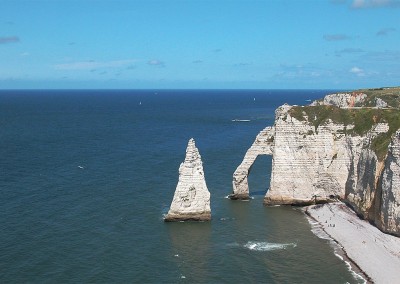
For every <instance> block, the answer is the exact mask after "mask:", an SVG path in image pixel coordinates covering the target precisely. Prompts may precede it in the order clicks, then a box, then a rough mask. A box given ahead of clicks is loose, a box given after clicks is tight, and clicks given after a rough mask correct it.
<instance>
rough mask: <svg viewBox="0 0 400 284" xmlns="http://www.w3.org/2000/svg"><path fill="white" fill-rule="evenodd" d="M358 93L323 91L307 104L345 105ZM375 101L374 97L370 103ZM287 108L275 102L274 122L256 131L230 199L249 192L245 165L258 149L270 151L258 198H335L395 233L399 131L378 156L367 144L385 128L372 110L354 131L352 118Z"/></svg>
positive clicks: (269, 201) (398, 226) (399, 230)
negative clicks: (364, 125)
mask: <svg viewBox="0 0 400 284" xmlns="http://www.w3.org/2000/svg"><path fill="white" fill-rule="evenodd" d="M364 99H366V95H364V94H355V95H353V97H352V96H349V94H336V95H329V96H328V98H325V99H324V100H322V101H319V102H317V103H316V102H314V103H313V104H312V105H313V106H308V108H312V107H316V106H318V105H319V106H321V105H322V106H327V105H329V107H331V108H332V110H333V106H332V105H334V106H335V107H338V108H343V109H347V108H352V107H353V106H354V105H355V104H359V103H362V101H363V100H364ZM381 105H382V102H381V101H379V106H378V105H377V106H376V107H378V108H379V107H381ZM293 108H294V107H293V106H289V105H283V106H281V107H279V108H278V109H277V110H276V112H275V115H276V116H275V124H274V125H273V126H270V127H267V128H265V129H264V130H262V131H261V132H260V133H259V134H258V135H257V137H256V139H255V141H254V143H253V145H252V146H251V147H250V148H249V150H248V151H247V153H246V155H245V157H244V159H243V161H242V163H241V164H240V165H239V166H238V168H237V169H236V171H235V172H234V174H233V193H232V194H231V195H230V197H231V199H247V198H249V188H248V182H247V177H248V174H249V172H250V170H251V166H252V165H253V163H254V161H255V159H256V158H257V156H258V155H272V172H271V180H270V188H269V190H268V191H267V193H266V195H265V197H264V204H266V205H275V204H291V205H308V204H312V203H315V202H316V203H319V202H329V201H331V200H333V199H336V198H339V199H342V200H344V201H345V202H346V203H348V204H349V205H350V206H351V207H352V208H353V209H354V210H355V211H356V213H357V214H359V215H360V216H362V217H363V218H366V219H368V220H369V221H371V222H372V223H374V224H375V225H376V226H377V227H378V228H380V229H381V230H383V231H384V232H388V233H391V234H394V235H399V236H400V132H399V131H398V132H396V133H395V135H393V136H392V138H391V140H392V142H391V144H390V146H389V149H388V151H387V154H386V156H384V157H383V158H381V159H378V157H377V154H376V153H375V151H374V147H373V145H375V144H376V143H378V142H377V141H379V139H377V138H379V137H380V135H381V134H385V133H387V132H388V131H389V124H388V123H387V122H386V121H384V120H379V121H378V118H377V117H375V116H372V119H371V125H372V126H371V128H370V129H369V130H366V131H365V132H364V133H362V134H360V133H359V132H357V131H352V129H354V128H355V127H356V126H355V125H354V124H351V123H346V124H344V123H339V122H338V121H336V122H335V121H333V120H332V119H330V118H329V117H327V118H326V119H325V120H320V121H319V119H320V118H319V117H317V114H316V115H312V116H311V115H310V113H312V111H310V112H308V113H307V112H306V111H305V110H306V109H304V111H303V112H301V110H302V109H301V108H302V107H298V106H296V111H297V115H295V112H294V111H292V109H293ZM370 109H372V108H370ZM374 109H375V108H374ZM299 110H300V116H299ZM308 110H310V109H308ZM311 110H312V109H311ZM362 115H363V114H362ZM362 115H361V117H362ZM310 116H311V117H310ZM365 119H368V118H365ZM372 120H373V121H372ZM318 121H319V122H320V123H317V122H318ZM375 121H376V123H375ZM357 127H358V126H357ZM378 136H379V137H378ZM389 139H390V137H389ZM375 147H376V145H375ZM386 147H387V146H386Z"/></svg>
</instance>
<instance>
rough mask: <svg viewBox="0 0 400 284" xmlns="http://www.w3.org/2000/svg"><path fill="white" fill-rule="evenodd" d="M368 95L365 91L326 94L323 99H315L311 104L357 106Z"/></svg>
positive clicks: (342, 106) (343, 106)
mask: <svg viewBox="0 0 400 284" xmlns="http://www.w3.org/2000/svg"><path fill="white" fill-rule="evenodd" d="M366 97H367V95H366V94H364V93H354V92H353V93H340V94H330V95H326V96H325V97H324V98H323V99H322V100H317V101H314V102H313V103H312V104H311V105H313V106H315V105H334V106H337V107H340V108H348V107H355V106H358V105H360V104H362V103H363V102H364V101H365V99H366Z"/></svg>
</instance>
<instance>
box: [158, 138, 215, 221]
mask: <svg viewBox="0 0 400 284" xmlns="http://www.w3.org/2000/svg"><path fill="white" fill-rule="evenodd" d="M164 220H165V221H166V222H171V221H209V220H211V209H210V192H209V191H208V188H207V185H206V180H205V177H204V171H203V162H202V161H201V156H200V153H199V150H198V149H197V147H196V144H195V141H194V139H193V138H191V139H190V140H189V142H188V146H187V148H186V157H185V160H184V161H183V163H181V165H180V167H179V180H178V185H177V186H176V190H175V194H174V198H173V200H172V203H171V207H170V209H169V211H168V214H167V215H166V217H165V219H164Z"/></svg>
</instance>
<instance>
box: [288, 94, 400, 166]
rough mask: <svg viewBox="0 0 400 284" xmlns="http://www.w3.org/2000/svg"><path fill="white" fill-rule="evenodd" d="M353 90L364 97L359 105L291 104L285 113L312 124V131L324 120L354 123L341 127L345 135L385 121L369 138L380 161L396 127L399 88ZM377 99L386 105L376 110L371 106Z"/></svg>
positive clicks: (399, 120) (399, 109)
mask: <svg viewBox="0 0 400 284" xmlns="http://www.w3.org/2000/svg"><path fill="white" fill-rule="evenodd" d="M355 92H356V93H361V92H362V93H364V94H366V95H367V98H366V100H365V102H364V103H363V105H360V106H359V107H362V108H354V109H341V108H338V107H335V106H329V105H319V106H295V107H293V108H292V109H291V110H290V111H289V113H290V115H291V116H292V117H294V118H296V119H297V120H300V121H304V120H306V118H307V117H308V121H309V122H310V123H311V124H313V125H314V127H315V131H317V128H318V126H319V125H321V124H324V123H325V122H326V121H327V120H328V119H331V120H332V121H333V122H335V123H338V124H343V125H344V126H346V125H354V128H353V129H350V130H347V129H346V127H345V128H344V130H343V131H344V133H346V134H347V135H364V134H365V133H366V132H367V131H368V130H370V129H371V128H372V126H373V125H374V124H376V123H379V122H386V123H388V124H389V131H388V132H386V133H381V134H379V135H378V136H377V137H376V138H375V139H374V140H373V141H372V145H371V148H372V150H374V151H375V153H376V155H377V157H378V159H379V160H382V159H383V158H384V157H385V156H386V153H387V149H388V145H389V143H390V140H391V136H392V135H393V134H394V133H395V132H396V130H398V129H399V128H400V88H398V87H397V88H381V89H365V90H357V91H355ZM377 98H381V99H382V100H384V101H385V102H386V103H388V105H389V107H390V108H387V109H377V108H371V107H373V106H375V101H376V99H377Z"/></svg>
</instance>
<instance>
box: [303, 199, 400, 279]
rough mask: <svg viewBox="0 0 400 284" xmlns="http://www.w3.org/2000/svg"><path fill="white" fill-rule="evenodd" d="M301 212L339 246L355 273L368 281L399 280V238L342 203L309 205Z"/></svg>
mask: <svg viewBox="0 0 400 284" xmlns="http://www.w3.org/2000/svg"><path fill="white" fill-rule="evenodd" d="M304 211H305V213H306V214H307V215H308V216H309V217H310V218H311V219H312V220H313V221H315V222H317V223H318V224H319V226H320V227H321V229H322V230H323V231H324V232H325V233H326V234H327V235H328V236H329V237H330V238H332V239H333V240H334V241H335V242H336V243H337V244H338V245H339V246H340V247H341V248H342V250H343V253H344V255H341V257H343V258H344V260H346V258H347V259H348V260H349V261H350V262H351V263H352V264H353V266H354V267H355V269H353V270H355V273H356V274H360V273H359V272H360V271H361V272H362V274H364V275H363V276H362V277H363V278H364V279H365V280H366V281H367V282H373V283H398V281H399V279H398V271H399V269H400V238H398V237H395V236H392V235H388V234H385V233H383V232H381V231H380V230H379V229H377V228H376V227H375V226H373V225H371V224H370V223H369V222H367V221H365V220H362V219H360V218H359V217H358V216H357V215H356V214H355V213H354V212H353V211H352V210H351V209H350V208H349V207H347V206H346V205H345V204H344V203H341V202H335V203H328V204H320V205H312V206H308V207H306V208H305V210H304ZM354 267H353V268H354ZM357 270H359V271H358V272H357Z"/></svg>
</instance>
